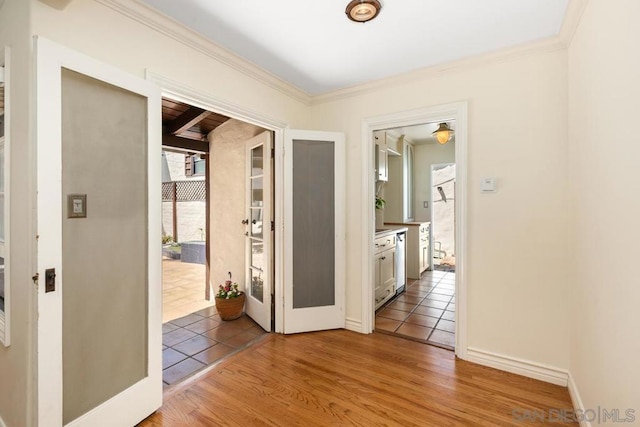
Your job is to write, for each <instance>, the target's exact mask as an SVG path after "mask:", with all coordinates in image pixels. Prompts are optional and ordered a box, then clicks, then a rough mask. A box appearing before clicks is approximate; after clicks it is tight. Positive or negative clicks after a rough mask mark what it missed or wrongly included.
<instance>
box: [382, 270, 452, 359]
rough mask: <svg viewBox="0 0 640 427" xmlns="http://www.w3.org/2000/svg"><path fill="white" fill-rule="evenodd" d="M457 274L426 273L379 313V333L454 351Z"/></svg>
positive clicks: (448, 272) (445, 272) (447, 272)
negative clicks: (390, 334)
mask: <svg viewBox="0 0 640 427" xmlns="http://www.w3.org/2000/svg"><path fill="white" fill-rule="evenodd" d="M455 311H456V304H455V272H450V271H425V272H424V273H423V274H422V277H421V278H420V279H419V280H415V281H413V282H412V283H410V284H409V286H408V287H407V290H406V291H405V292H403V293H402V294H400V296H398V297H396V298H395V299H394V300H392V301H390V302H389V303H387V304H385V305H384V306H383V307H381V308H380V309H379V310H378V311H377V312H376V331H379V332H386V333H392V334H394V335H400V336H403V337H406V338H410V339H413V340H417V341H421V342H425V343H428V344H433V345H437V346H439V347H444V348H447V349H451V350H453V348H454V346H455V335H454V332H455V325H456V324H455Z"/></svg>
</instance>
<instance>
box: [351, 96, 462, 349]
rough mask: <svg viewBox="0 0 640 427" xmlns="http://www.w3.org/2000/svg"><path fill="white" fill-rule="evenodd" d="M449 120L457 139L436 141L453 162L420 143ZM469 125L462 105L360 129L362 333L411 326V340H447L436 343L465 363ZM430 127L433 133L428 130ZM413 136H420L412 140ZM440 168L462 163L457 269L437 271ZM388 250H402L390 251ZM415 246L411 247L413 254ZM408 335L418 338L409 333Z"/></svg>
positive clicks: (374, 120)
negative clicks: (434, 175)
mask: <svg viewBox="0 0 640 427" xmlns="http://www.w3.org/2000/svg"><path fill="white" fill-rule="evenodd" d="M443 122H446V123H447V124H448V125H449V126H450V127H451V128H452V129H453V130H454V137H453V138H451V139H449V140H447V141H442V142H441V143H440V144H437V143H436V144H435V145H439V146H440V150H439V154H442V153H444V152H445V151H449V152H450V157H444V158H443V157H442V156H441V157H440V158H438V156H437V155H436V154H438V153H429V149H428V148H425V147H428V145H429V144H427V143H426V141H424V140H421V139H420V138H421V137H422V138H426V137H427V136H428V137H430V138H433V136H432V132H433V131H434V130H436V128H438V127H439V126H438V124H440V123H443ZM467 126H468V122H467V103H466V102H464V101H463V102H457V103H451V104H444V105H438V106H434V107H426V108H423V109H418V110H409V111H405V112H401V113H394V114H388V115H384V116H377V117H371V118H367V119H365V120H363V126H362V129H363V140H364V144H363V152H362V157H363V179H364V182H366V183H367V186H366V187H365V188H366V191H365V192H364V197H363V201H364V202H366V203H365V205H364V208H363V209H364V210H365V212H366V214H367V217H368V218H370V220H369V221H366V222H364V223H363V227H362V231H363V244H365V253H366V254H367V256H366V258H365V260H364V264H363V265H364V266H365V269H364V270H363V275H364V284H365V285H364V286H363V287H362V305H363V309H364V316H363V321H362V330H363V331H365V332H373V331H379V332H385V333H396V332H398V331H399V328H400V327H401V326H403V325H409V326H405V327H404V328H403V332H405V334H403V336H404V337H405V338H409V339H413V340H418V341H421V342H424V343H427V342H429V341H430V340H431V339H432V338H433V339H434V341H436V339H437V338H443V337H444V339H441V340H440V339H438V340H437V341H440V342H432V344H435V345H438V346H441V347H445V348H448V349H452V350H454V351H455V353H456V356H458V357H460V358H461V359H465V358H466V338H467V334H466V307H467V305H466V295H467V284H466V274H465V271H466V270H465V265H466V264H465V260H466V255H465V254H466V235H467V232H466V229H467V225H466V224H467V222H466V194H467V189H466V176H467V160H466V159H467ZM426 127H430V128H431V129H430V130H429V131H427V130H426ZM411 131H421V133H420V134H418V135H415V134H413V135H412V134H411ZM382 135H384V138H381V136H382ZM376 137H378V138H377V139H376ZM421 147H422V148H421ZM443 149H444V151H442V150H443ZM427 157H428V160H427ZM394 162H395V163H396V165H400V170H401V171H402V172H401V173H398V170H397V169H398V168H397V167H396V170H395V171H394ZM442 163H455V165H456V184H455V205H454V211H455V220H454V230H455V233H454V240H455V271H439V270H438V268H436V269H435V270H434V263H433V246H434V244H433V242H432V230H431V219H432V217H431V212H430V211H429V209H430V208H431V207H432V202H433V200H432V195H431V183H430V179H431V167H430V165H431V164H442ZM394 177H395V178H394ZM394 181H395V183H394ZM398 189H399V191H398ZM443 191H446V190H445V189H443ZM438 194H439V192H438ZM445 194H446V193H445ZM381 208H383V209H381ZM389 237H391V238H389ZM398 242H399V243H400V244H399V245H398ZM403 244H404V245H405V247H406V248H407V249H406V250H405V251H404V255H405V262H404V272H403V271H402V267H403V266H402V265H401V264H402V262H398V261H399V260H401V259H402V255H401V254H399V253H398V249H397V248H398V247H399V248H400V251H401V249H402V246H403ZM389 245H390V246H391V247H395V248H396V251H390V250H389ZM409 248H413V254H411V253H410V252H411V250H412V249H409ZM381 252H386V253H384V254H383V253H381ZM401 252H402V251H401ZM388 255H391V257H390V256H388ZM389 259H393V260H394V262H391V263H390V262H389V261H388V260H389ZM392 265H396V268H395V269H393V268H391V266H392ZM403 273H404V274H403ZM387 279H389V281H390V283H391V284H393V283H394V282H395V287H391V286H389V287H388V291H387V288H386V287H385V286H382V290H383V291H382V293H380V292H379V289H380V283H383V284H385V283H387ZM403 279H404V280H403ZM402 282H404V288H403V286H402V285H403V283H402ZM367 284H371V285H370V286H368V285H367ZM403 289H404V290H403ZM394 290H395V292H394ZM380 299H382V300H383V301H382V302H380ZM392 304H393V306H392ZM383 312H384V313H383ZM369 316H370V317H369ZM421 316H422V317H421ZM438 324H440V328H438V327H437V326H438ZM410 330H411V332H414V333H407V332H409V331H410ZM412 335H413V336H412ZM440 335H442V336H441V337H439V336H440Z"/></svg>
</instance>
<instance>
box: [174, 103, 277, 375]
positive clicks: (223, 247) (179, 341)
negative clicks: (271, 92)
mask: <svg viewBox="0 0 640 427" xmlns="http://www.w3.org/2000/svg"><path fill="white" fill-rule="evenodd" d="M162 113H163V150H164V151H163V158H162V160H163V184H162V185H163V261H162V262H163V273H164V275H163V295H164V298H163V312H164V316H163V320H164V323H163V340H162V341H163V381H164V383H165V384H166V385H172V384H175V383H178V382H180V381H182V380H183V379H184V378H186V377H188V376H190V375H192V374H194V373H195V372H197V371H199V370H201V369H204V368H205V367H207V366H209V365H211V364H213V363H216V362H217V361H218V360H220V359H221V358H223V357H227V356H228V355H230V354H233V353H234V352H236V351H238V350H240V349H242V348H244V347H246V346H247V345H251V344H252V343H253V342H255V341H257V340H259V339H260V338H261V337H262V336H264V335H265V334H266V333H267V332H269V331H271V330H272V327H271V326H272V325H271V323H270V321H269V322H268V323H265V322H263V321H262V320H263V318H264V316H258V314H262V313H261V312H260V311H259V310H256V308H255V304H253V298H254V292H253V291H254V289H253V288H252V286H251V285H250V283H251V277H252V276H251V275H250V272H252V273H253V276H258V277H260V278H261V279H262V278H263V277H264V276H263V274H264V275H270V274H272V271H273V268H272V262H273V257H272V256H271V255H270V254H271V253H272V250H271V249H269V248H270V245H272V244H273V239H272V238H271V235H270V234H269V233H271V228H270V227H267V228H266V229H265V228H264V227H263V224H262V222H263V218H264V216H263V215H262V212H260V213H261V215H258V216H256V215H253V216H251V212H250V211H251V209H252V208H249V207H248V205H247V193H248V192H249V191H250V192H251V194H252V195H253V196H254V199H255V196H256V194H259V195H260V200H261V203H260V205H261V206H262V204H263V203H264V204H266V205H267V206H272V205H273V203H272V200H271V198H272V197H273V191H271V188H272V186H273V183H274V182H273V180H272V179H271V178H270V177H271V174H270V173H267V174H266V176H265V175H264V174H262V173H260V174H258V172H260V171H261V170H260V171H259V170H258V169H259V168H257V167H255V166H256V165H257V159H256V158H255V157H256V156H255V155H252V154H255V153H251V151H249V154H250V155H249V156H248V157H247V153H248V151H247V148H246V147H247V144H249V145H251V146H258V145H260V146H261V147H262V146H263V145H264V144H265V142H264V141H267V142H268V144H269V146H270V144H271V141H272V140H273V133H272V132H271V131H268V130H265V129H264V128H262V127H260V126H256V125H252V124H249V123H246V122H243V121H241V120H236V119H233V118H231V117H228V116H225V115H222V114H218V113H215V112H212V111H210V110H208V109H205V108H201V107H198V106H194V105H190V104H189V103H186V102H181V101H178V100H175V99H171V98H168V97H164V98H163V100H162ZM256 138H261V139H260V141H259V142H256ZM254 151H256V152H257V150H254ZM262 152H265V153H266V156H265V157H264V158H261V159H260V165H264V164H265V163H269V164H270V163H271V161H272V160H271V156H270V155H269V154H270V150H269V149H268V148H267V149H265V150H262V151H261V153H262ZM245 165H253V166H254V167H253V168H251V169H250V170H251V171H253V173H249V174H247V172H245ZM247 167H250V166H247ZM269 170H270V169H269ZM262 178H264V179H262ZM247 189H249V190H247ZM253 209H254V210H256V209H255V208H253ZM247 212H249V213H247ZM247 218H251V219H247ZM256 230H260V235H259V237H260V239H261V243H262V244H261V245H260V248H259V249H260V254H258V253H254V254H253V255H254V256H253V257H249V256H247V257H245V251H246V250H250V249H251V248H254V249H255V248H256V247H257V245H255V244H254V245H252V246H251V248H247V246H246V242H245V240H246V237H245V236H248V235H251V236H252V239H253V240H258V236H256V235H255V233H256ZM250 233H251V234H250ZM265 234H268V235H267V236H265ZM267 242H268V243H267ZM264 251H266V252H267V255H266V256H262V252H264ZM254 252H255V251H254ZM257 258H259V259H260V261H261V264H260V265H254V264H255V262H253V261H254V260H255V259H257ZM245 259H246V260H245ZM268 267H269V268H268ZM229 278H231V280H232V281H233V282H236V283H238V284H239V286H240V289H241V290H243V291H244V292H245V294H246V299H247V302H246V305H245V311H246V314H243V315H242V316H241V317H240V318H238V319H235V320H232V321H222V320H221V319H220V317H219V315H218V313H217V310H216V308H215V296H216V293H217V289H218V285H220V284H223V283H224V282H225V280H227V279H229ZM272 282H273V281H272V280H268V281H267V284H266V285H265V286H263V288H262V289H263V292H264V295H261V299H262V300H264V301H266V303H267V305H268V308H266V309H268V315H269V316H268V317H269V319H270V318H271V317H272V316H271V315H272V313H271V310H272V309H273V308H272V306H271V299H272V289H273V286H271V285H270V284H271V283H272ZM266 309H265V310H266ZM263 311H264V310H263ZM254 319H255V320H258V323H256V322H255V321H254Z"/></svg>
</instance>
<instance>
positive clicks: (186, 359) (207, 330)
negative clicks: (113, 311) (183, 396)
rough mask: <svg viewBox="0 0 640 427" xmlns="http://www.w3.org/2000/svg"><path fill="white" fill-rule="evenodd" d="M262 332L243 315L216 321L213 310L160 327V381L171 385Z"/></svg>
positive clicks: (242, 346)
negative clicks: (228, 319) (237, 317)
mask: <svg viewBox="0 0 640 427" xmlns="http://www.w3.org/2000/svg"><path fill="white" fill-rule="evenodd" d="M265 334H266V332H265V331H264V330H263V329H262V328H261V327H260V326H258V325H257V324H256V323H255V322H254V321H253V320H251V319H250V318H249V317H247V316H246V315H244V314H243V315H242V317H240V318H239V319H236V320H230V321H223V320H220V317H219V316H218V313H217V311H216V308H215V307H208V308H205V309H203V310H200V311H197V312H195V313H193V314H189V315H187V316H184V317H181V318H179V319H175V320H172V321H170V322H167V323H165V324H164V325H162V369H163V371H162V380H163V381H164V383H165V386H169V385H172V384H175V383H177V382H179V381H181V380H183V379H185V378H186V377H188V376H190V375H192V374H194V373H196V372H197V371H199V370H201V369H203V368H205V367H206V366H209V365H212V364H214V363H216V362H217V361H219V360H221V359H222V358H223V357H225V356H228V355H230V354H232V353H235V352H237V351H239V350H241V349H243V348H244V347H247V346H248V345H251V344H252V343H253V342H255V341H257V340H258V339H259V338H260V337H262V336H263V335H265Z"/></svg>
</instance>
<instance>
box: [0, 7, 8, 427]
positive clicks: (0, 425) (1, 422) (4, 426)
mask: <svg viewBox="0 0 640 427" xmlns="http://www.w3.org/2000/svg"><path fill="white" fill-rule="evenodd" d="M0 7H1V5H0ZM0 427H7V425H6V424H5V422H4V421H2V417H0Z"/></svg>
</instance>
